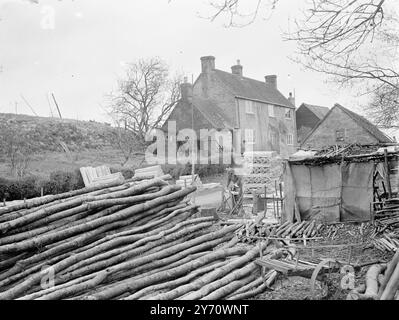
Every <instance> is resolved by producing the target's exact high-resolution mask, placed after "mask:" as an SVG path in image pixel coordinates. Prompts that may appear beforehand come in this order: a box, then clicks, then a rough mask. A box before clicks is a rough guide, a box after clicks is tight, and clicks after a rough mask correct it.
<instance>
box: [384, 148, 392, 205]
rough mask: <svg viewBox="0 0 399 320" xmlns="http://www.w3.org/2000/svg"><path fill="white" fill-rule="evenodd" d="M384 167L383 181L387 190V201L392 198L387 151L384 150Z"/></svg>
mask: <svg viewBox="0 0 399 320" xmlns="http://www.w3.org/2000/svg"><path fill="white" fill-rule="evenodd" d="M384 165H385V180H386V183H387V188H388V197H389V199H391V198H392V189H391V178H390V174H389V163H388V151H387V149H386V148H385V149H384Z"/></svg>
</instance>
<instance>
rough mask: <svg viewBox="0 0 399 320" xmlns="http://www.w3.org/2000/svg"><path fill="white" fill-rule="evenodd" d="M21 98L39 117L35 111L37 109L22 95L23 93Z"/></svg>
mask: <svg viewBox="0 0 399 320" xmlns="http://www.w3.org/2000/svg"><path fill="white" fill-rule="evenodd" d="M21 98H22V100H24V102H25V103H26V105H27V106H28V107H29V109H30V110H31V111H32V112H33V114H34V115H35V116H36V117H38V115H37V113H36V112H35V110H34V109H33V107H32V106H31V105H30V104H29V102H28V100H26V99H25V97H24V96H23V95H22V93H21Z"/></svg>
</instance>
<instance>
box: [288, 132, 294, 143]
mask: <svg viewBox="0 0 399 320" xmlns="http://www.w3.org/2000/svg"><path fill="white" fill-rule="evenodd" d="M287 145H289V146H292V145H294V135H293V134H287Z"/></svg>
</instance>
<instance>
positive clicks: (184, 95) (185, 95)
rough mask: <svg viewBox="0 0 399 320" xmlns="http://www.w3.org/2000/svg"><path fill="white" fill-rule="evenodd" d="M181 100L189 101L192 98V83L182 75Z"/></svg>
mask: <svg viewBox="0 0 399 320" xmlns="http://www.w3.org/2000/svg"><path fill="white" fill-rule="evenodd" d="M180 94H181V100H183V101H191V99H192V98H193V85H192V84H191V83H189V82H188V81H187V77H184V82H183V83H182V84H181V85H180Z"/></svg>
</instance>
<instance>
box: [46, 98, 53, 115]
mask: <svg viewBox="0 0 399 320" xmlns="http://www.w3.org/2000/svg"><path fill="white" fill-rule="evenodd" d="M46 99H47V104H48V107H49V109H50V115H51V118H53V117H54V115H53V109H52V108H51V103H50V99H49V98H48V93H46Z"/></svg>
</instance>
